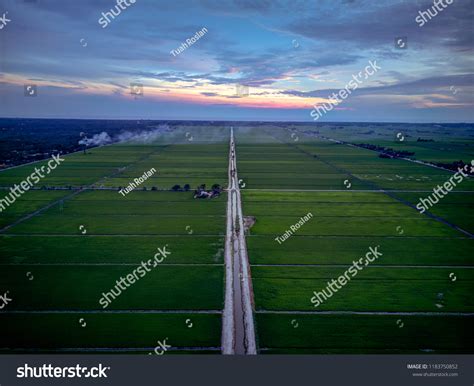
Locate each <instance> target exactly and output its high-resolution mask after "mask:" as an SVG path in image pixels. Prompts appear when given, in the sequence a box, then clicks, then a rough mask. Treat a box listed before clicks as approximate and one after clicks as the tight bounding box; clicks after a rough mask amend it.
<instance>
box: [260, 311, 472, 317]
mask: <svg viewBox="0 0 474 386" xmlns="http://www.w3.org/2000/svg"><path fill="white" fill-rule="evenodd" d="M257 313H258V314H281V315H294V314H299V315H404V316H474V312H433V311H413V312H409V311H400V312H390V311H386V312H385V311H270V310H260V311H257Z"/></svg>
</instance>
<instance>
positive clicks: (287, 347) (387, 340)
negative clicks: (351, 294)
mask: <svg viewBox="0 0 474 386" xmlns="http://www.w3.org/2000/svg"><path fill="white" fill-rule="evenodd" d="M398 320H400V322H398V323H397V321H398ZM292 321H293V322H292ZM472 322H473V318H472V317H458V316H414V315H301V314H288V315H274V314H258V313H257V317H256V323H257V325H258V327H259V343H260V347H265V348H272V350H271V352H274V353H279V354H285V353H286V354H288V353H292V354H298V353H299V354H310V353H312V354H331V353H339V354H341V353H351V354H367V353H372V354H389V353H391V354H406V353H408V352H409V353H413V354H415V353H416V354H426V353H439V354H448V353H449V354H461V353H464V354H466V353H472V351H473V349H474V346H473V343H472V342H474V335H473V332H472V328H471V327H470V326H471V325H472ZM401 323H403V327H402V328H400V327H399V326H400V325H401ZM295 325H297V328H295V327H294V326H295Z"/></svg>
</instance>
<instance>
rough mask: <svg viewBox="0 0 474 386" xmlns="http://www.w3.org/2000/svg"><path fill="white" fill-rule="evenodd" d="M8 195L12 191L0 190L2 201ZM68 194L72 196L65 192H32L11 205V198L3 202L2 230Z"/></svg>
mask: <svg viewBox="0 0 474 386" xmlns="http://www.w3.org/2000/svg"><path fill="white" fill-rule="evenodd" d="M7 194H10V190H7V189H5V190H0V199H4V197H5V196H6V195H7ZM68 194H70V192H68V191H65V190H61V191H41V190H30V191H28V192H26V193H25V194H24V195H22V196H20V197H19V198H17V199H16V200H15V201H14V202H13V203H11V204H10V202H11V201H12V200H11V198H10V200H8V201H7V202H6V201H2V203H3V205H4V209H3V208H2V211H1V213H0V229H1V228H3V227H5V226H7V225H9V224H12V223H13V222H15V221H16V220H19V219H20V218H22V217H24V216H25V215H27V214H29V213H33V212H35V211H36V210H38V209H41V208H43V207H45V206H46V205H48V204H50V203H52V202H54V201H55V200H58V199H60V198H61V197H64V196H66V195H68Z"/></svg>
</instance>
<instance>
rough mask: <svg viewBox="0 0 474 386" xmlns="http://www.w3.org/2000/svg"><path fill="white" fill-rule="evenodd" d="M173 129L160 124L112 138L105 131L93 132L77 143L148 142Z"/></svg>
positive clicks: (98, 144) (87, 144)
mask: <svg viewBox="0 0 474 386" xmlns="http://www.w3.org/2000/svg"><path fill="white" fill-rule="evenodd" d="M171 131H173V130H172V129H170V127H169V126H168V125H160V126H159V127H158V128H157V129H153V130H142V131H138V132H133V131H124V132H122V133H120V134H118V135H116V136H114V137H113V138H112V137H111V136H110V135H109V134H108V133H107V132H105V131H103V132H102V133H100V134H95V135H94V136H92V137H91V138H87V137H85V138H83V139H81V140H80V141H79V145H86V146H101V145H107V144H109V143H116V142H140V143H150V142H153V141H155V140H157V139H158V138H159V137H160V136H161V135H162V134H164V133H169V132H171Z"/></svg>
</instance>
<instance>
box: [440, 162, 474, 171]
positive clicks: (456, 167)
mask: <svg viewBox="0 0 474 386" xmlns="http://www.w3.org/2000/svg"><path fill="white" fill-rule="evenodd" d="M433 165H436V166H439V167H441V168H444V169H449V170H452V171H453V172H457V171H458V170H459V169H462V170H464V172H465V173H466V172H467V174H473V173H471V166H470V164H466V163H465V162H464V161H461V160H459V161H454V162H452V163H450V164H447V163H443V162H433ZM466 165H467V167H466Z"/></svg>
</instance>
